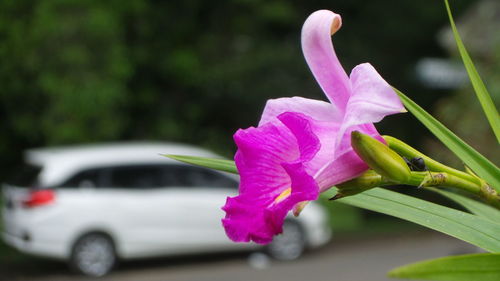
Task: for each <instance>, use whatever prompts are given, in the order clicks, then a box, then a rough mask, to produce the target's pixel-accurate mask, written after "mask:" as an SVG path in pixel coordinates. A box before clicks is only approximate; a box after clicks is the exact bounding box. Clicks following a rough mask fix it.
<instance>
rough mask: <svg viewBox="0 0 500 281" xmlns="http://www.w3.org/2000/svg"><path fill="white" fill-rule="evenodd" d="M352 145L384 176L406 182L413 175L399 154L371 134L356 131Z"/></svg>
mask: <svg viewBox="0 0 500 281" xmlns="http://www.w3.org/2000/svg"><path fill="white" fill-rule="evenodd" d="M351 145H352V147H353V148H354V151H356V153H357V154H358V156H359V157H360V158H361V159H363V161H365V163H366V164H367V165H368V166H369V167H370V168H372V169H373V170H375V171H376V172H377V173H378V174H380V175H381V176H382V177H385V178H387V179H390V180H392V181H395V182H396V183H405V182H407V181H408V179H409V178H410V177H411V171H410V168H408V165H407V164H406V162H405V161H404V160H403V158H402V157H401V156H399V154H397V153H396V152H395V151H393V150H392V149H390V148H389V147H388V146H386V145H385V144H383V143H381V142H380V141H378V140H376V139H374V138H372V137H371V136H369V135H365V134H362V133H360V132H358V131H354V132H352V134H351Z"/></svg>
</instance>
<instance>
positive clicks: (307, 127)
mask: <svg viewBox="0 0 500 281" xmlns="http://www.w3.org/2000/svg"><path fill="white" fill-rule="evenodd" d="M278 119H279V120H280V121H281V122H282V123H283V124H284V125H285V126H287V128H288V129H289V130H290V132H291V133H292V134H293V135H294V136H295V139H296V141H297V145H298V148H299V151H300V159H299V161H301V162H307V161H310V160H311V159H312V158H313V157H314V156H315V155H316V153H318V151H319V149H320V146H321V145H320V142H319V139H318V137H317V136H316V135H315V134H314V133H313V131H312V128H311V123H310V122H309V119H306V117H305V116H304V115H302V114H300V113H294V112H285V113H283V114H281V115H279V116H278Z"/></svg>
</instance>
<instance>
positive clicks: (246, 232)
mask: <svg viewBox="0 0 500 281" xmlns="http://www.w3.org/2000/svg"><path fill="white" fill-rule="evenodd" d="M283 166H284V168H285V170H286V171H287V172H288V173H289V174H288V175H289V176H290V184H291V194H290V195H289V196H288V197H286V198H285V199H284V200H282V201H279V202H276V201H274V199H272V200H269V199H263V200H258V199H256V197H253V196H248V195H245V194H243V195H239V196H236V197H233V198H228V199H227V201H226V205H225V206H224V207H223V208H222V209H223V210H224V211H225V212H226V217H225V218H224V219H223V220H222V224H223V226H224V229H225V230H226V234H227V236H228V237H229V238H230V239H231V240H233V241H235V242H249V241H254V242H257V243H260V244H267V243H269V242H271V241H272V238H273V236H274V235H276V234H279V233H281V232H282V231H283V228H282V226H283V222H284V220H285V217H286V215H287V214H288V212H289V211H290V210H292V209H293V207H294V206H295V205H296V204H297V203H300V202H302V201H309V200H316V199H317V198H318V195H319V188H318V186H317V184H316V182H315V180H314V179H313V178H312V177H311V176H310V175H308V174H307V172H306V171H305V169H304V168H303V167H302V165H301V164H300V163H299V162H296V163H288V164H286V163H285V164H284V165H283Z"/></svg>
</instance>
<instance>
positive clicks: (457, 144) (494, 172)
mask: <svg viewBox="0 0 500 281" xmlns="http://www.w3.org/2000/svg"><path fill="white" fill-rule="evenodd" d="M394 90H395V91H396V93H397V94H398V95H399V97H400V98H401V101H402V102H403V104H404V105H405V107H406V108H407V109H408V111H410V112H411V113H412V114H413V116H415V117H416V118H417V119H418V120H419V121H420V122H421V123H422V124H424V126H425V127H427V129H429V131H431V132H432V133H433V134H434V135H435V136H436V137H437V138H438V139H439V140H440V141H441V142H442V143H443V144H444V145H446V146H447V147H448V148H449V149H450V150H451V151H452V152H453V153H454V154H455V155H456V156H457V157H458V158H460V159H461V160H462V161H464V163H465V164H466V165H467V166H469V167H470V168H471V169H472V170H473V171H474V172H475V173H476V174H477V175H478V176H479V177H481V178H482V179H484V180H485V181H486V182H488V183H489V184H490V185H491V186H492V187H493V188H495V189H496V190H497V191H499V192H500V169H499V168H498V167H497V166H495V164H493V163H492V162H491V161H489V160H488V159H486V158H485V157H484V156H483V155H481V154H480V153H479V152H477V151H476V150H475V149H474V148H472V147H471V146H470V145H468V144H467V143H465V142H464V141H463V140H461V139H460V138H459V137H458V136H457V135H455V134H454V133H453V132H452V131H450V130H449V129H448V128H446V127H445V126H444V125H443V124H442V123H441V122H439V121H438V120H437V119H435V118H434V117H432V116H431V115H430V114H429V113H428V112H426V111H425V110H424V109H423V108H421V107H420V106H419V105H417V104H416V103H415V102H414V101H412V100H411V99H410V98H409V97H407V96H406V95H405V94H403V93H402V92H401V91H399V90H397V89H394Z"/></svg>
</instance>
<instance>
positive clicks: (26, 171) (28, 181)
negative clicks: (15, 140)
mask: <svg viewBox="0 0 500 281" xmlns="http://www.w3.org/2000/svg"><path fill="white" fill-rule="evenodd" d="M41 170H42V167H40V166H36V165H31V164H24V165H23V166H22V167H21V168H20V169H19V170H18V171H17V173H16V174H14V175H13V176H12V178H11V179H10V180H7V183H8V184H11V185H15V186H20V187H35V186H36V185H37V184H38V175H39V174H40V171H41Z"/></svg>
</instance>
